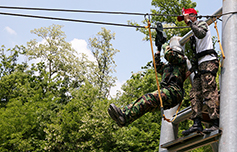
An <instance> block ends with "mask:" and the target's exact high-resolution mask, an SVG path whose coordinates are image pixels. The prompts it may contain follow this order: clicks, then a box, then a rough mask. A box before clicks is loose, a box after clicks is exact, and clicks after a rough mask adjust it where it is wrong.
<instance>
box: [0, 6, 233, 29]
mask: <svg viewBox="0 0 237 152" xmlns="http://www.w3.org/2000/svg"><path fill="white" fill-rule="evenodd" d="M0 8H3V9H21V10H43V11H60V12H84V13H103V14H126V15H143V16H146V15H149V16H150V15H153V16H173V17H177V16H179V15H170V14H148V13H129V12H112V11H88V10H75V9H49V8H36V7H31V8H30V7H11V6H0ZM235 13H237V12H228V13H224V14H219V15H212V16H209V15H206V16H202V15H200V16H197V18H202V17H206V18H211V17H213V18H214V17H220V16H223V15H228V14H235ZM0 14H1V15H10V16H20V17H30V18H40V19H51V20H61V21H71V22H83V23H93V24H104V25H114V26H124V27H135V28H145V26H136V25H128V24H119V23H107V22H98V21H88V20H78V19H67V18H58V17H48V16H37V15H27V14H15V13H4V12H0ZM181 28H190V27H189V26H180V27H172V26H171V27H164V28H163V29H181ZM150 29H156V27H150Z"/></svg>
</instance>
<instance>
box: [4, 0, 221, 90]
mask: <svg viewBox="0 0 237 152" xmlns="http://www.w3.org/2000/svg"><path fill="white" fill-rule="evenodd" d="M193 1H194V2H196V3H197V7H196V9H197V10H198V11H199V14H200V15H211V14H212V13H214V12H215V11H216V10H218V9H219V8H220V7H222V0H193ZM207 2H208V3H207ZM1 6H18V7H42V8H60V9H79V10H93V11H118V12H136V13H150V9H154V7H153V6H151V0H120V1H114V0H83V1H82V0H40V1H35V0H20V1H19V0H1ZM0 12H8V13H22V14H32V15H39V16H52V17H60V18H70V19H78V20H79V19H80V20H90V21H99V22H113V23H120V24H127V21H128V20H132V21H135V22H137V23H141V21H142V20H143V19H144V17H143V16H134V15H105V14H88V13H66V12H63V13H60V12H43V11H23V10H10V9H0ZM0 20H1V24H0V42H1V43H0V44H1V45H5V46H6V48H12V47H14V46H15V45H26V42H28V41H30V40H31V39H38V37H37V36H36V35H34V34H31V33H30V30H33V29H35V28H40V27H48V26H50V25H52V24H59V25H63V26H64V27H63V28H62V30H63V31H64V32H65V33H66V35H67V39H66V40H67V41H68V42H72V43H73V44H74V45H73V46H74V48H75V49H76V50H77V51H79V52H86V53H88V54H90V50H89V49H88V47H87V44H88V39H89V38H91V37H95V36H96V34H97V33H98V32H100V31H101V27H105V28H106V29H108V30H111V32H114V33H116V35H115V40H114V41H112V44H113V47H114V48H115V49H118V50H120V52H119V53H117V54H116V56H115V62H116V64H117V67H116V71H117V72H116V73H114V74H113V75H114V76H116V77H117V78H118V81H117V87H116V88H114V89H113V93H112V94H114V92H115V90H116V89H118V88H119V87H120V86H121V84H122V83H124V82H125V81H126V80H128V79H129V78H130V76H131V72H133V73H136V72H138V71H140V70H141V66H144V65H146V63H147V62H148V61H151V60H152V55H151V47H150V43H149V42H146V41H143V40H142V39H143V38H144V35H143V34H142V33H140V32H138V31H136V30H135V28H131V27H121V26H110V25H100V24H87V23H78V22H65V21H55V20H44V19H33V18H24V17H14V16H4V15H0ZM144 26H145V25H144ZM221 26H222V25H221V22H220V21H219V22H218V29H219V32H220V35H221ZM211 32H212V35H214V36H216V31H215V29H214V27H213V25H211ZM155 49H156V48H155V47H154V50H155Z"/></svg>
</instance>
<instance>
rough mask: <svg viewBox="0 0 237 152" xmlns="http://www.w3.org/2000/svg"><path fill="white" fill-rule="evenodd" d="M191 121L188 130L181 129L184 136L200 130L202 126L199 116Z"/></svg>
mask: <svg viewBox="0 0 237 152" xmlns="http://www.w3.org/2000/svg"><path fill="white" fill-rule="evenodd" d="M193 121H194V123H193V126H192V127H190V128H189V129H188V130H185V131H183V132H182V134H183V135H185V136H186V135H189V134H191V133H193V132H202V130H203V127H202V123H201V118H194V119H193Z"/></svg>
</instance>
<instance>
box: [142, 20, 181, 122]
mask: <svg viewBox="0 0 237 152" xmlns="http://www.w3.org/2000/svg"><path fill="white" fill-rule="evenodd" d="M147 22H148V26H145V28H148V29H149V37H150V45H151V53H152V58H153V65H154V69H155V75H156V85H157V90H158V94H159V99H160V108H161V115H162V116H163V118H164V120H166V121H167V122H173V121H174V120H175V119H176V117H177V113H178V112H179V109H180V107H181V104H182V102H181V103H180V104H179V107H178V109H177V110H176V115H175V118H173V119H172V121H171V120H170V119H168V118H166V117H165V114H164V108H163V101H162V98H161V93H160V86H159V80H158V76H157V71H156V64H155V56H154V51H153V47H152V39H151V28H150V26H151V23H150V21H147Z"/></svg>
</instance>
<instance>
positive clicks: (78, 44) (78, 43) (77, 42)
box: [71, 38, 96, 61]
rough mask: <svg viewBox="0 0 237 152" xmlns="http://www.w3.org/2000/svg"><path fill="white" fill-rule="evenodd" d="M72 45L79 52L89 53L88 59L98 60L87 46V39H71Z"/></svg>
mask: <svg viewBox="0 0 237 152" xmlns="http://www.w3.org/2000/svg"><path fill="white" fill-rule="evenodd" d="M71 44H72V47H73V48H74V49H75V50H76V51H77V52H78V53H79V54H81V53H84V54H86V55H87V57H88V60H90V61H96V60H95V57H94V56H93V54H92V53H91V50H89V49H88V48H87V42H86V41H85V40H82V39H76V38H74V39H73V40H72V41H71Z"/></svg>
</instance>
